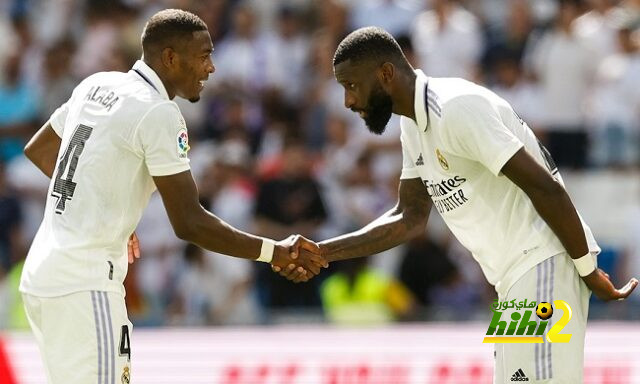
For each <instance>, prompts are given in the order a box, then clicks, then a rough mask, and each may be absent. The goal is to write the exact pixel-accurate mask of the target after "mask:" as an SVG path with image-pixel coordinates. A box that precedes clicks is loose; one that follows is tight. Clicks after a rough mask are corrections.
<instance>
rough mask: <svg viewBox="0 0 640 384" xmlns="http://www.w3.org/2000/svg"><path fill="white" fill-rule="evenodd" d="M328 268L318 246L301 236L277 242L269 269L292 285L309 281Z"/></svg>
mask: <svg viewBox="0 0 640 384" xmlns="http://www.w3.org/2000/svg"><path fill="white" fill-rule="evenodd" d="M328 266H329V261H328V260H327V258H326V255H323V254H322V252H321V250H320V246H319V245H318V244H316V243H315V242H313V241H311V240H309V239H307V238H305V237H304V236H302V235H291V236H289V237H288V238H286V239H284V240H282V241H278V242H277V243H276V247H275V249H274V251H273V259H272V260H271V269H272V270H273V271H274V272H276V273H279V274H280V275H281V276H283V277H285V278H286V279H287V280H290V281H293V282H294V283H300V282H306V281H309V280H310V279H311V278H313V277H314V276H316V275H317V274H319V273H320V270H321V269H322V268H327V267H328Z"/></svg>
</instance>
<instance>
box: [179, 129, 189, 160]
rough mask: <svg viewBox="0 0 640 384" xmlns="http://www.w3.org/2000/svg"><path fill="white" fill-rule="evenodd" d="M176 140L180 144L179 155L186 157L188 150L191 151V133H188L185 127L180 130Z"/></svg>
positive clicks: (182, 157)
mask: <svg viewBox="0 0 640 384" xmlns="http://www.w3.org/2000/svg"><path fill="white" fill-rule="evenodd" d="M176 140H177V145H178V157H179V158H181V159H185V158H186V157H187V152H189V135H188V134H187V130H186V129H184V128H182V129H181V130H179V131H178V136H177V138H176Z"/></svg>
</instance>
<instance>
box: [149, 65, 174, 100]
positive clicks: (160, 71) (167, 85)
mask: <svg viewBox="0 0 640 384" xmlns="http://www.w3.org/2000/svg"><path fill="white" fill-rule="evenodd" d="M142 61H144V63H145V64H147V65H148V66H149V67H150V68H151V69H153V71H154V72H155V73H156V75H158V77H159V78H160V81H162V86H164V89H165V90H166V91H167V95H168V96H169V100H173V98H174V97H175V96H176V92H175V90H174V89H173V86H172V85H171V81H169V76H167V74H166V72H165V71H164V66H163V65H162V63H161V62H159V61H156V60H150V59H147V58H146V57H143V58H142Z"/></svg>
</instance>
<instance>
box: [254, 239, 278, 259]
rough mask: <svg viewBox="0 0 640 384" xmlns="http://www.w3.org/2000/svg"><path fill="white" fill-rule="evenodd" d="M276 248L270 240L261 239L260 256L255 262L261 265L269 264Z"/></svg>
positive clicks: (274, 243)
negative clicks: (259, 262) (261, 263)
mask: <svg viewBox="0 0 640 384" xmlns="http://www.w3.org/2000/svg"><path fill="white" fill-rule="evenodd" d="M275 248H276V242H275V241H273V240H271V239H262V247H260V256H258V258H257V259H256V261H262V262H263V263H271V260H273V250H274V249H275Z"/></svg>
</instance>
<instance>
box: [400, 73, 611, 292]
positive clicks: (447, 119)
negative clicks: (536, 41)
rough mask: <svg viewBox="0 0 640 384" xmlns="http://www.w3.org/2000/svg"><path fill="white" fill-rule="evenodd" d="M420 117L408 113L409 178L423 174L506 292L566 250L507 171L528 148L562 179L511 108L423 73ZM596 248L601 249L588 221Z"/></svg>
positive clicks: (417, 100) (437, 203) (461, 83)
mask: <svg viewBox="0 0 640 384" xmlns="http://www.w3.org/2000/svg"><path fill="white" fill-rule="evenodd" d="M416 74H417V78H416V84H415V96H414V108H415V114H416V120H417V124H416V122H415V121H413V120H412V119H410V118H407V117H402V119H401V131H402V133H401V141H402V150H403V168H402V175H401V178H402V179H409V178H417V177H419V178H420V179H421V180H422V182H423V183H424V185H425V188H426V189H427V192H428V193H429V195H430V196H431V199H432V201H433V206H434V207H435V208H436V210H437V211H438V212H439V213H440V215H441V216H442V218H443V219H444V221H445V223H446V224H447V226H448V227H449V229H450V230H451V232H453V234H454V235H455V236H456V237H457V238H458V240H459V241H460V242H461V243H462V245H464V246H465V247H466V248H467V249H468V250H469V251H471V253H472V254H473V257H474V258H475V259H476V260H477V261H478V263H479V264H480V266H481V268H482V271H483V272H484V274H485V276H486V278H487V280H488V281H489V283H491V284H493V285H495V288H496V291H497V292H498V293H500V294H505V293H506V291H507V290H508V289H509V287H511V285H512V284H513V283H514V282H515V281H516V280H517V279H518V278H520V276H522V275H523V274H524V273H525V272H526V271H528V270H529V269H531V268H533V267H534V266H535V265H536V264H538V263H540V262H542V261H544V260H545V259H547V258H549V257H551V256H554V255H556V254H559V253H562V252H565V250H564V247H563V246H562V244H561V243H560V240H559V239H558V237H557V236H556V235H555V234H554V233H553V231H552V230H551V228H550V227H549V226H548V225H547V223H546V222H545V221H544V220H543V219H542V217H540V215H539V214H538V212H537V211H536V210H535V208H534V206H533V203H532V202H531V200H530V199H529V197H528V196H527V195H526V194H525V193H524V191H522V190H521V189H520V188H519V187H518V186H517V185H515V184H514V183H513V182H512V181H511V180H509V179H508V178H507V177H506V176H504V175H503V174H502V173H501V172H500V171H501V169H502V167H503V166H504V165H505V164H506V162H507V161H508V160H509V159H510V158H511V157H512V156H513V155H514V154H515V153H516V152H517V151H518V150H520V149H521V148H523V147H524V148H525V150H526V151H527V152H528V153H529V154H530V155H531V156H533V158H534V159H536V160H537V161H538V163H539V164H541V165H542V166H544V167H545V168H546V169H547V170H548V171H549V173H550V174H551V175H552V176H553V177H554V178H555V179H556V180H558V182H560V183H562V179H561V177H560V174H559V173H558V170H557V168H556V166H555V164H554V162H553V159H552V158H551V156H550V155H549V153H548V152H547V151H546V149H544V147H543V146H542V145H540V143H539V142H538V140H537V139H536V137H535V136H534V134H533V132H532V131H531V129H529V127H528V126H527V124H526V123H525V122H524V121H522V119H520V117H518V115H517V114H516V113H515V112H514V111H513V109H512V108H511V106H510V105H509V104H508V103H507V102H506V101H505V100H503V99H502V98H500V97H499V96H497V95H496V94H495V93H493V92H491V91H489V90H488V89H486V88H484V87H481V86H479V85H476V84H474V83H471V82H469V81H466V80H462V79H456V78H428V77H426V76H425V75H424V73H423V72H422V71H420V70H418V71H416ZM582 224H583V227H584V231H585V233H586V236H587V243H588V245H589V250H590V251H591V252H593V253H598V252H599V251H600V248H599V247H598V245H597V243H596V241H595V239H594V238H593V235H592V233H591V230H590V229H589V227H588V226H587V225H586V224H585V223H584V222H583V223H582Z"/></svg>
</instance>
